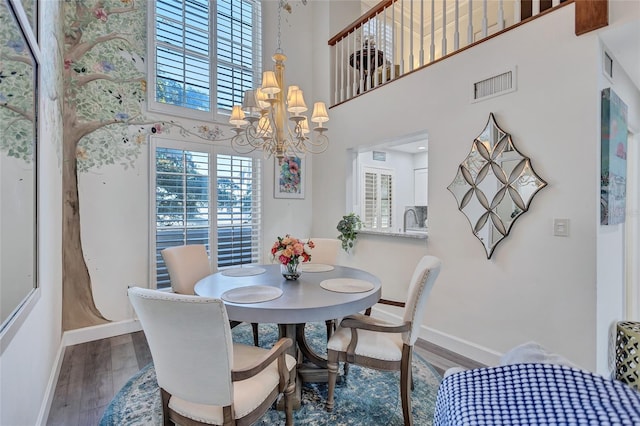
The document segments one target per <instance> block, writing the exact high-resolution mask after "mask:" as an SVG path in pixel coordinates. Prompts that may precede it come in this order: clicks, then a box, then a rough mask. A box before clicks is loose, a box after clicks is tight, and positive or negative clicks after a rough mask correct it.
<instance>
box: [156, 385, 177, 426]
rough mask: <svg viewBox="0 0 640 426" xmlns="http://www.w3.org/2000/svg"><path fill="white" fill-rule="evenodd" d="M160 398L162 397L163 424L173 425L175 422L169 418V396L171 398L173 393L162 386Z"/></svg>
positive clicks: (164, 425)
mask: <svg viewBox="0 0 640 426" xmlns="http://www.w3.org/2000/svg"><path fill="white" fill-rule="evenodd" d="M160 398H161V399H162V424H163V426H173V425H174V424H175V423H173V422H172V421H171V419H170V418H169V398H171V394H169V392H167V391H166V390H164V389H162V388H160Z"/></svg>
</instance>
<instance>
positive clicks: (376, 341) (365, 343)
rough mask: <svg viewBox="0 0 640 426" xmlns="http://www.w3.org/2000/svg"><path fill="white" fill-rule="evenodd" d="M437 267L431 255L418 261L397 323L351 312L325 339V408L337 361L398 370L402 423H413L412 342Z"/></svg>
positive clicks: (330, 401)
mask: <svg viewBox="0 0 640 426" xmlns="http://www.w3.org/2000/svg"><path fill="white" fill-rule="evenodd" d="M440 267H441V261H440V259H438V258H437V257H434V256H424V257H423V258H422V259H421V260H420V262H418V265H417V266H416V268H415V270H414V272H413V276H412V278H411V282H410V284H409V291H408V294H407V301H406V304H405V309H404V315H403V322H402V323H401V324H390V323H388V322H385V321H381V320H377V319H375V318H372V317H369V316H366V315H360V314H357V315H351V316H348V317H346V318H344V319H343V320H342V322H341V323H340V326H339V327H338V329H337V330H336V331H335V333H333V335H332V336H331V338H330V339H329V342H328V343H327V366H328V369H329V395H328V398H327V405H326V407H327V410H328V411H331V410H333V405H334V400H333V398H334V390H335V385H336V376H337V373H338V363H339V362H345V363H352V364H357V365H360V366H364V367H370V368H375V369H378V370H393V371H397V370H399V371H400V395H401V399H402V414H403V416H404V424H405V425H412V424H413V420H412V416H411V387H412V385H411V383H412V378H411V359H412V356H413V345H414V344H415V342H416V340H417V339H418V333H419V329H420V323H421V321H422V318H423V317H424V311H425V307H426V302H427V297H428V296H429V293H430V292H431V289H432V288H433V284H434V282H435V281H436V278H437V277H438V274H439V273H440ZM345 365H346V364H345Z"/></svg>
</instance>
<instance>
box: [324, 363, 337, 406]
mask: <svg viewBox="0 0 640 426" xmlns="http://www.w3.org/2000/svg"><path fill="white" fill-rule="evenodd" d="M327 369H328V370H329V392H328V395H327V405H326V409H327V411H333V402H334V401H333V394H334V392H335V389H336V379H337V378H338V354H337V353H336V352H333V351H328V354H327Z"/></svg>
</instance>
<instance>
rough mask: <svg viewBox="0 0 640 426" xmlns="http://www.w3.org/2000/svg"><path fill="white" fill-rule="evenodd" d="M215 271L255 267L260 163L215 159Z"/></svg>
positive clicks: (228, 157)
mask: <svg viewBox="0 0 640 426" xmlns="http://www.w3.org/2000/svg"><path fill="white" fill-rule="evenodd" d="M216 161H217V167H216V168H217V172H216V187H217V203H216V225H217V227H216V228H217V246H218V251H217V256H218V267H219V268H222V267H226V266H234V265H241V264H245V263H257V262H258V261H259V257H260V256H259V254H260V253H259V249H260V235H261V232H260V223H261V213H262V212H261V206H260V199H261V197H260V190H261V188H260V185H261V179H260V160H259V159H254V158H251V157H243V156H238V155H222V154H219V155H218V156H217V160H216Z"/></svg>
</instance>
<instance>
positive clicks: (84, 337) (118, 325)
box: [62, 319, 142, 346]
mask: <svg viewBox="0 0 640 426" xmlns="http://www.w3.org/2000/svg"><path fill="white" fill-rule="evenodd" d="M140 330H142V326H141V325H140V321H138V320H134V319H129V320H124V321H118V322H110V323H108V324H100V325H94V326H92V327H85V328H79V329H77V330H70V331H65V332H64V334H63V335H62V344H63V345H64V346H72V345H77V344H79V343H86V342H91V341H93V340H99V339H107V338H109V337H114V336H119V335H121V334H127V333H133V332H136V331H140Z"/></svg>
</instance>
